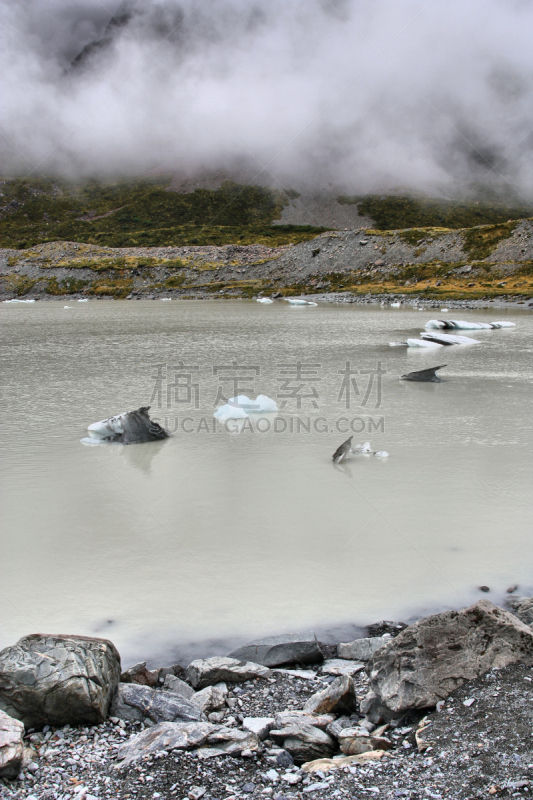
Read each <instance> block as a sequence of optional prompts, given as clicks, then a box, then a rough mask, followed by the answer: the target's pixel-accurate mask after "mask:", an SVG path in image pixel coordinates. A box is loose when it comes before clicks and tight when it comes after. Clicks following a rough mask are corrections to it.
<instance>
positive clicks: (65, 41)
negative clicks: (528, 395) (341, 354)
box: [0, 0, 533, 199]
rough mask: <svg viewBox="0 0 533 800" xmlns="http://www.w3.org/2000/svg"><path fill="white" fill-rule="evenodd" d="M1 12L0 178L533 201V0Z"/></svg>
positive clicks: (163, 2) (58, 3) (4, 5)
mask: <svg viewBox="0 0 533 800" xmlns="http://www.w3.org/2000/svg"><path fill="white" fill-rule="evenodd" d="M0 5H1V11H2V16H3V18H4V23H3V25H2V34H1V35H2V39H3V41H2V42H1V50H2V55H1V59H2V62H1V69H2V75H3V92H2V101H1V102H2V111H1V114H2V121H1V129H0V130H1V132H2V137H3V138H2V142H3V144H2V163H3V171H4V172H5V171H9V170H11V171H15V172H17V173H19V174H22V173H26V174H27V173H30V172H31V173H32V174H39V173H41V172H43V173H45V174H50V173H52V172H58V171H59V172H63V173H66V174H74V175H78V174H91V173H95V172H109V173H114V172H117V171H129V172H133V173H136V174H141V173H143V172H146V171H153V170H172V171H182V172H183V171H184V172H194V171H195V170H198V169H205V168H217V169H218V168H220V167H225V168H229V169H231V168H232V166H234V165H235V164H242V163H245V164H246V166H247V169H248V172H249V174H250V175H252V177H253V175H254V174H255V171H257V180H258V182H262V181H264V180H267V179H268V180H271V181H273V182H274V183H275V182H277V181H280V182H282V183H283V184H285V185H289V184H290V185H293V186H295V187H296V188H299V187H304V186H306V185H312V186H316V187H323V186H330V187H331V186H334V187H336V188H338V189H339V190H341V191H346V192H366V191H372V190H383V189H391V188H393V189H394V188H398V187H401V188H408V187H411V188H415V189H421V190H426V191H431V192H440V193H444V194H448V195H451V194H455V195H457V194H459V195H461V193H464V192H465V191H466V190H467V189H468V188H469V187H470V186H471V184H472V182H476V181H477V182H480V183H481V184H492V185H494V186H496V187H497V188H499V189H502V190H506V189H509V188H511V189H513V190H514V191H516V192H518V193H519V195H521V196H522V197H523V198H529V199H533V180H532V179H533V46H532V42H533V3H531V2H529V0H469V1H468V2H464V0H432V2H428V0H264V2H255V1H254V0H203V2H202V1H201V0H196V2H193V0H182V2H178V0H143V2H127V3H122V4H119V3H117V2H111V0H104V2H99V0H93V1H90V0H78V1H77V2H76V0H18V2H16V3H15V2H13V0H9V1H8V2H5V0H4V1H3V2H1V4H0ZM113 14H116V15H117V16H118V18H119V22H120V24H117V25H113V24H112V25H111V26H110V25H109V23H110V20H111V18H112V16H113ZM98 41H100V46H99V47H94V46H93V47H90V44H91V43H94V42H98ZM88 45H89V47H87V46H88ZM83 48H85V51H84V56H83V57H82V58H79V59H78V61H77V62H76V64H75V66H72V62H73V61H74V60H75V59H76V57H77V56H78V55H79V54H80V52H81V51H82V50H83Z"/></svg>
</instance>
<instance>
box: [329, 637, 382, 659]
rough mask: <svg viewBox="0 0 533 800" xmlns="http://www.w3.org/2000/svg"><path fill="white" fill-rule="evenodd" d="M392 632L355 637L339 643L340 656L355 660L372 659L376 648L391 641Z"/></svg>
mask: <svg viewBox="0 0 533 800" xmlns="http://www.w3.org/2000/svg"><path fill="white" fill-rule="evenodd" d="M390 639H391V637H390V634H389V635H387V634H386V635H385V636H383V637H382V636H369V637H367V638H366V639H355V640H354V641H353V642H341V643H340V644H339V645H337V655H338V657H339V658H347V659H351V660H353V661H370V659H371V658H372V656H373V655H374V653H375V652H376V650H379V648H380V647H383V645H384V644H387V642H390Z"/></svg>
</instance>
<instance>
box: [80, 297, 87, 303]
mask: <svg viewBox="0 0 533 800" xmlns="http://www.w3.org/2000/svg"><path fill="white" fill-rule="evenodd" d="M88 302H89V301H88V299H87V298H86V297H82V298H81V299H80V300H78V303H88Z"/></svg>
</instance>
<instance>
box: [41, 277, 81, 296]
mask: <svg viewBox="0 0 533 800" xmlns="http://www.w3.org/2000/svg"><path fill="white" fill-rule="evenodd" d="M86 286H88V281H82V280H78V279H77V278H63V279H62V280H59V281H58V280H57V278H50V279H49V280H48V281H47V282H46V287H45V292H46V293H47V294H52V295H62V294H77V293H78V292H82V291H83V290H84V289H85V288H86Z"/></svg>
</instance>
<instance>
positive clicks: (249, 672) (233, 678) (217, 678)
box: [187, 656, 270, 689]
mask: <svg viewBox="0 0 533 800" xmlns="http://www.w3.org/2000/svg"><path fill="white" fill-rule="evenodd" d="M268 675H270V670H269V669H267V668H266V667H264V666H262V665H261V664H254V663H252V662H251V661H240V660H239V659H237V658H228V657H227V656H226V657H223V656H214V657H213V658H204V659H197V660H196V661H192V662H191V663H190V664H189V666H188V667H187V677H188V679H189V680H190V682H191V683H192V685H193V686H194V688H195V689H203V688H204V687H205V686H212V685H213V684H215V683H221V682H227V683H242V682H243V681H249V680H253V679H254V678H266V677H267V676H268Z"/></svg>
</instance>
